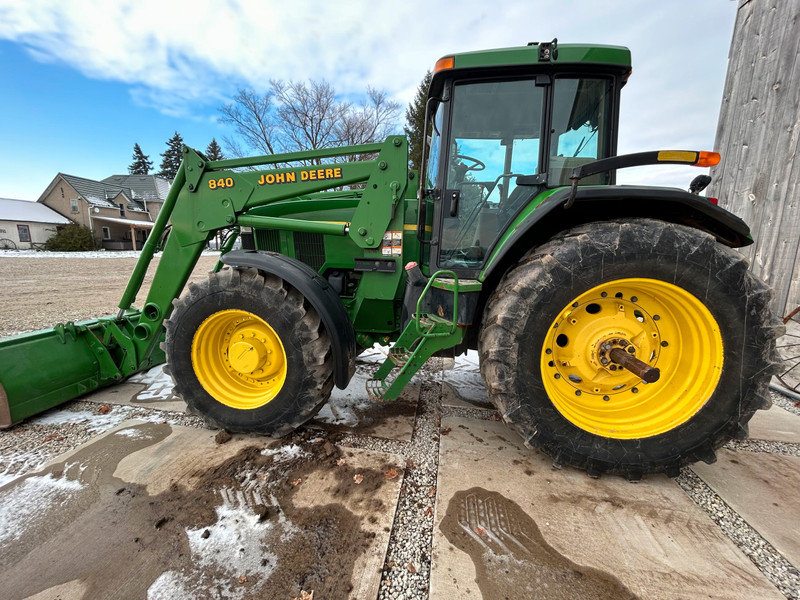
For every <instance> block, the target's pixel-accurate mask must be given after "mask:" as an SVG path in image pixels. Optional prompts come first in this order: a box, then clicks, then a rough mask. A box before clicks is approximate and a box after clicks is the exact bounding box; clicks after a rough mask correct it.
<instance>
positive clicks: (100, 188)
mask: <svg viewBox="0 0 800 600" xmlns="http://www.w3.org/2000/svg"><path fill="white" fill-rule="evenodd" d="M59 175H60V176H61V177H62V178H63V179H64V181H66V182H67V183H69V184H70V185H71V186H72V187H73V188H75V191H76V192H78V193H79V194H80V195H81V197H82V198H83V199H84V200H86V201H87V202H88V203H89V204H91V205H92V206H100V207H103V208H118V207H117V204H116V203H115V202H112V200H113V199H115V198H116V197H117V196H119V194H120V192H121V193H123V194H124V195H125V200H126V208H127V209H128V210H136V211H140V212H145V210H144V205H143V204H142V203H141V202H139V201H138V200H134V194H133V192H132V191H131V189H130V188H127V187H123V186H121V185H114V184H113V183H106V182H105V181H95V180H94V179H86V178H85V177H76V176H75V175H67V174H66V173H59Z"/></svg>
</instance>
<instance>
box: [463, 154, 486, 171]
mask: <svg viewBox="0 0 800 600" xmlns="http://www.w3.org/2000/svg"><path fill="white" fill-rule="evenodd" d="M456 158H457V159H458V160H462V161H463V160H468V161H470V162H471V163H472V164H471V165H464V166H465V167H467V171H483V170H484V169H485V168H486V163H484V162H483V161H480V160H478V159H477V158H473V157H472V156H467V155H466V154H456Z"/></svg>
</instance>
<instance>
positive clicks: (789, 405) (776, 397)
mask: <svg viewBox="0 0 800 600" xmlns="http://www.w3.org/2000/svg"><path fill="white" fill-rule="evenodd" d="M769 397H770V398H771V399H772V403H773V404H774V405H775V406H780V407H781V408H782V409H784V410H787V411H789V412H790V413H792V414H795V415H797V416H798V417H800V406H798V405H797V402H796V401H795V400H793V399H792V398H789V396H785V395H784V394H781V393H780V392H776V391H775V390H770V392H769Z"/></svg>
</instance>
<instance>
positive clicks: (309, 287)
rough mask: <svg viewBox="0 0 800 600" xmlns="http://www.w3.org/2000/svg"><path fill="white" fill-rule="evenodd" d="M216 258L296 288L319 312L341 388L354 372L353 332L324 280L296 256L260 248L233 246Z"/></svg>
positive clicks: (335, 374)
mask: <svg viewBox="0 0 800 600" xmlns="http://www.w3.org/2000/svg"><path fill="white" fill-rule="evenodd" d="M220 261H221V262H222V263H224V264H226V265H229V266H231V267H252V268H255V269H258V270H259V271H264V272H265V273H271V274H273V275H276V276H277V277H280V278H281V279H283V280H284V281H286V282H287V283H288V284H289V285H291V286H292V287H294V288H296V289H297V290H298V291H299V292H300V293H301V294H303V296H305V297H306V299H307V300H308V301H309V302H310V303H311V306H313V307H314V309H315V310H316V311H317V312H318V313H319V316H320V319H321V320H322V324H323V325H324V326H325V329H326V330H327V332H328V337H329V338H330V341H331V348H332V350H333V362H334V368H333V380H334V383H335V384H336V387H338V388H340V389H344V388H346V387H347V384H348V383H350V379H351V378H352V377H353V374H354V373H355V369H356V366H355V358H356V336H355V332H354V331H353V326H352V324H351V323H350V317H349V316H348V314H347V310H345V307H344V304H342V301H341V300H340V299H339V296H337V295H336V292H334V291H333V288H331V286H330V285H329V284H328V281H327V280H326V279H325V278H324V277H322V276H321V275H320V274H319V273H317V272H316V271H315V270H314V269H312V268H311V267H309V266H308V265H307V264H305V263H303V262H300V261H299V260H297V259H294V258H290V257H288V256H284V255H283V254H277V253H275V252H267V251H264V250H234V251H233V252H228V253H227V254H224V255H223V256H222V257H221V258H220Z"/></svg>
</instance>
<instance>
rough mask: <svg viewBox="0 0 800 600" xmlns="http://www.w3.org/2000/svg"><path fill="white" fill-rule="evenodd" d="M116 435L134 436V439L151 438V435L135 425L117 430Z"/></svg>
mask: <svg viewBox="0 0 800 600" xmlns="http://www.w3.org/2000/svg"><path fill="white" fill-rule="evenodd" d="M114 435H121V436H123V437H127V438H132V439H134V440H143V439H148V440H149V439H150V436H149V435H147V434H145V433H142V430H141V429H136V428H134V427H126V428H125V429H120V430H119V431H115V432H114Z"/></svg>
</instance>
